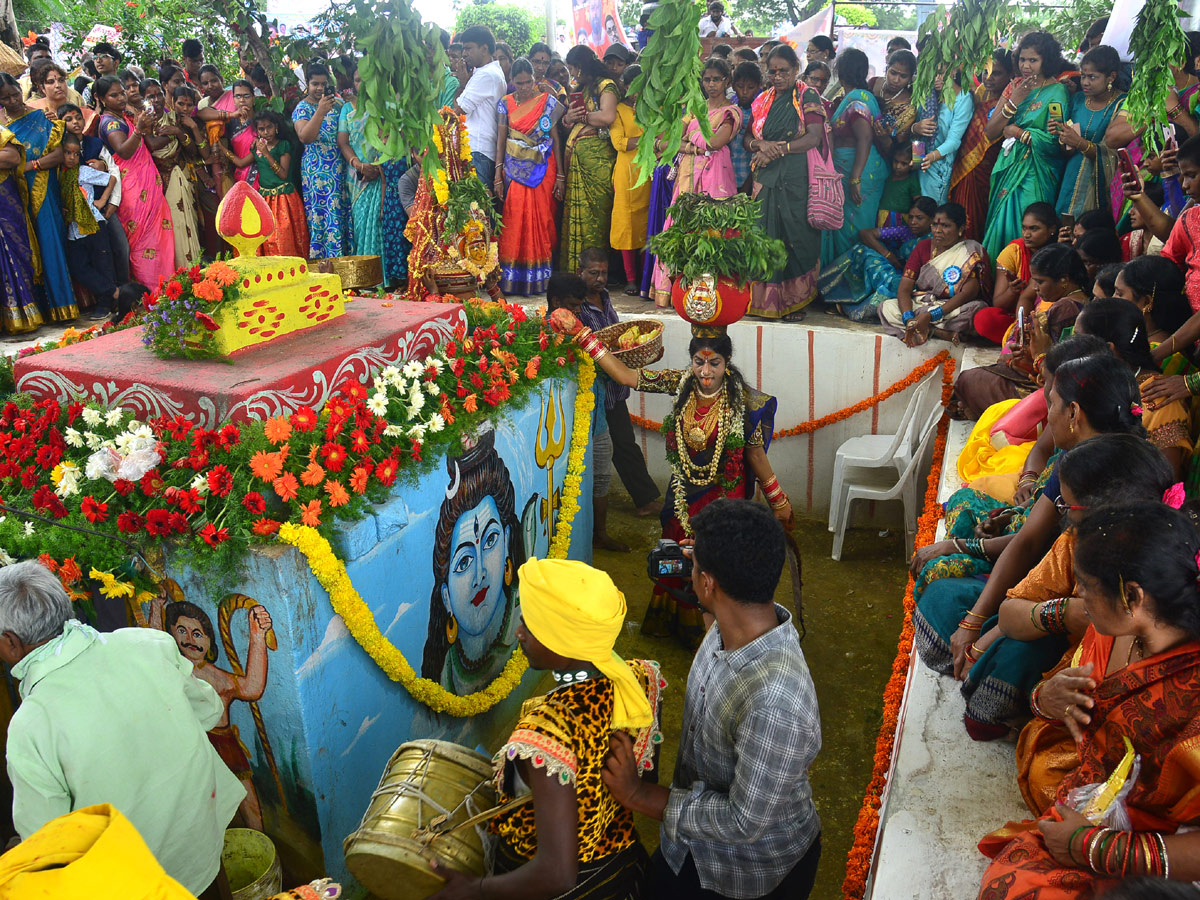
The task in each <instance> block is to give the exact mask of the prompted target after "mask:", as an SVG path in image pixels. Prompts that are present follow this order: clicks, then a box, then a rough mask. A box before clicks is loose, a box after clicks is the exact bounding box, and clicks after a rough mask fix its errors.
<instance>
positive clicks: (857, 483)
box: [832, 403, 944, 562]
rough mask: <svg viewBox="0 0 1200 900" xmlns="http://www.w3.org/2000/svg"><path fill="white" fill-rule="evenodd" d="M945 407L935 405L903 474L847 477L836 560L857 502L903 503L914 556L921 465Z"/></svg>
mask: <svg viewBox="0 0 1200 900" xmlns="http://www.w3.org/2000/svg"><path fill="white" fill-rule="evenodd" d="M943 412H944V410H943V409H942V405H941V404H940V403H938V404H936V405H935V406H934V407H933V408H932V409H931V410H930V411H929V414H928V415H927V416H926V417H925V419H924V420H923V421H922V423H921V428H920V431H919V432H918V434H919V443H918V444H917V448H916V452H914V453H913V455H912V457H911V458H910V459H909V461H908V465H906V466H905V467H904V470H903V471H902V472H899V473H898V477H897V474H893V473H892V472H891V471H889V469H887V468H863V469H857V468H856V469H851V470H849V471H848V472H847V473H846V484H847V490H846V508H845V509H844V510H843V511H842V514H841V516H840V518H839V520H838V529H837V531H836V532H834V536H833V554H832V556H833V558H834V559H835V560H837V561H839V562H840V561H841V558H842V544H843V543H844V542H845V540H846V528H847V526H848V525H849V523H850V506H851V504H852V503H854V501H855V500H877V501H878V500H896V499H900V500H902V501H903V502H904V537H905V546H906V548H907V554H906V556H905V558H906V559H907V558H908V557H910V556H912V553H913V544H914V543H915V541H916V531H917V515H918V510H917V484H916V483H917V476H918V473H919V470H920V468H921V461H922V460H923V459H924V457H925V452H926V451H927V450H928V449H929V443H930V441H932V440H933V436H934V434H936V433H937V426H938V422H939V420H940V419H941V418H942V413H943Z"/></svg>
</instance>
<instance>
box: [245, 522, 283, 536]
mask: <svg viewBox="0 0 1200 900" xmlns="http://www.w3.org/2000/svg"><path fill="white" fill-rule="evenodd" d="M279 525H280V523H279V522H277V521H275V520H274V519H255V520H254V524H253V525H251V526H250V530H251V531H253V532H254V533H255V534H257V535H258V536H259V537H266V536H267V535H269V534H274V533H275V532H277V531H278V530H279Z"/></svg>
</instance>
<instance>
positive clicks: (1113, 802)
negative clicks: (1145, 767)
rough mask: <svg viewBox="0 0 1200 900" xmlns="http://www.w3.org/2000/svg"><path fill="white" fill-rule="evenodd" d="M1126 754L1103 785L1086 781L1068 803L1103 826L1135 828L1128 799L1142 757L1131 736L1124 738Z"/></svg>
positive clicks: (1072, 792) (1069, 798) (1135, 781)
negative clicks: (1126, 801) (1135, 748)
mask: <svg viewBox="0 0 1200 900" xmlns="http://www.w3.org/2000/svg"><path fill="white" fill-rule="evenodd" d="M1124 741H1125V756H1124V758H1122V760H1121V761H1120V762H1119V763H1118V764H1117V767H1116V768H1115V769H1113V772H1112V774H1111V775H1109V776H1108V780H1107V781H1105V782H1104V783H1102V784H1085V785H1084V786H1083V787H1077V788H1075V789H1074V790H1073V791H1071V792H1070V793H1069V794H1068V795H1067V806H1069V807H1071V809H1073V810H1075V811H1076V812H1077V813H1080V814H1081V815H1083V816H1084V817H1085V818H1087V820H1088V821H1089V822H1091V823H1092V824H1093V825H1103V826H1104V827H1106V828H1114V829H1116V830H1117V831H1132V830H1133V826H1132V823H1131V822H1130V819H1129V810H1128V809H1127V808H1126V806H1125V798H1126V797H1128V796H1129V792H1130V791H1131V790H1133V786H1134V785H1135V784H1137V780H1138V773H1139V772H1140V771H1141V769H1142V758H1141V756H1140V755H1139V754H1137V753H1135V752H1134V749H1133V744H1131V743H1130V742H1129V738H1124Z"/></svg>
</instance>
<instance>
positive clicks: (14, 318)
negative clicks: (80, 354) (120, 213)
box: [0, 125, 42, 334]
mask: <svg viewBox="0 0 1200 900" xmlns="http://www.w3.org/2000/svg"><path fill="white" fill-rule="evenodd" d="M24 170H25V148H24V147H23V146H22V145H21V142H20V141H18V140H17V136H16V135H15V134H13V133H12V132H11V131H9V130H8V129H7V128H5V127H4V126H2V125H0V331H2V332H5V333H7V334H25V333H26V332H29V331H33V330H34V329H35V328H37V327H38V326H39V325H41V324H42V314H41V312H40V311H39V310H38V308H37V303H36V302H34V299H33V279H34V270H35V267H38V268H40V266H41V259H40V257H39V256H38V252H37V238H36V237H35V236H34V232H33V223H32V222H30V221H29V199H28V198H29V193H28V190H27V186H26V184H25V177H24Z"/></svg>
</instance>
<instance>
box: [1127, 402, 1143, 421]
mask: <svg viewBox="0 0 1200 900" xmlns="http://www.w3.org/2000/svg"><path fill="white" fill-rule="evenodd" d="M1129 411H1130V412H1131V413H1132V414H1133V415H1135V416H1137V417H1138V418H1141V415H1142V407H1141V404H1139V403H1130V404H1129Z"/></svg>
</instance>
